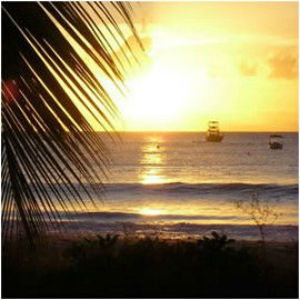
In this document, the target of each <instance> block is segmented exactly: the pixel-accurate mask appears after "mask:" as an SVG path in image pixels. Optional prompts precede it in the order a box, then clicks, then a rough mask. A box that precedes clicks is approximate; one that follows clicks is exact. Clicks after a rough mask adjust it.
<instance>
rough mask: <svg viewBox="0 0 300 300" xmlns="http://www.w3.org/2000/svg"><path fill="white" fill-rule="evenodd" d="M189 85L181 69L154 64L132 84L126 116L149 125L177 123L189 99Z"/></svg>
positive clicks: (130, 84) (133, 80)
mask: <svg viewBox="0 0 300 300" xmlns="http://www.w3.org/2000/svg"><path fill="white" fill-rule="evenodd" d="M187 82H188V81H187V80H185V78H184V76H182V74H180V72H178V70H177V71H175V70H172V69H171V68H169V67H168V66H164V65H161V64H159V63H158V62H156V63H153V65H152V66H151V68H150V69H148V70H147V71H146V72H144V73H142V74H141V75H140V76H139V77H137V78H135V79H131V80H129V81H128V86H129V90H130V92H129V97H128V100H129V105H128V106H127V108H126V110H125V112H124V114H125V115H126V116H127V118H128V119H130V120H139V121H140V122H142V124H147V125H151V124H160V125H163V124H166V123H169V122H173V121H175V120H176V117H177V116H178V115H179V113H180V108H181V107H182V106H183V104H184V102H185V100H186V98H187V92H188V87H187Z"/></svg>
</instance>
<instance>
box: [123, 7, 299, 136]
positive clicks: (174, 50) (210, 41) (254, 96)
mask: <svg viewBox="0 0 300 300" xmlns="http://www.w3.org/2000/svg"><path fill="white" fill-rule="evenodd" d="M135 9H136V15H135V20H136V21H137V24H136V26H137V27H138V28H139V29H140V35H141V36H142V38H144V40H145V45H146V47H147V53H148V55H149V56H150V62H149V64H146V65H145V66H144V67H142V68H141V70H140V71H139V72H137V73H136V74H135V76H133V78H129V79H128V80H127V83H128V85H129V87H130V89H131V92H130V93H129V96H128V100H127V102H126V101H125V102H124V103H121V112H122V114H123V120H124V121H123V129H125V130H171V131H177V130H180V131H195V130H196V131H197V130H206V126H207V121H208V120H210V119H217V120H219V121H220V123H221V127H222V129H223V130H225V131H296V130H297V129H298V113H297V111H298V78H297V73H298V71H297V67H298V66H297V64H298V61H297V56H298V32H297V28H298V21H297V18H298V4H297V3H295V2H288V3H279V2H274V3H272V2H268V3H266V2H265V3H262V2H252V3H239V2H234V3H224V2H219V3H218V2H206V3H205V2H202V3H201V2H176V3H175V2H173V3H172V2H166V3H161V2H152V3H151V2H143V3H141V4H140V5H139V6H138V5H135ZM140 20H141V21H140ZM138 22H141V23H142V25H141V26H140V23H138ZM120 129H121V130H122V127H121V128H120Z"/></svg>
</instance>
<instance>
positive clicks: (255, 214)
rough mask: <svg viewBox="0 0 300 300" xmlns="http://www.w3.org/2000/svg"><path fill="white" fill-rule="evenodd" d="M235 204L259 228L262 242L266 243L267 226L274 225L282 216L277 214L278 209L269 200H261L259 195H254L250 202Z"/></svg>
mask: <svg viewBox="0 0 300 300" xmlns="http://www.w3.org/2000/svg"><path fill="white" fill-rule="evenodd" d="M235 204H236V207H237V208H238V209H241V210H242V211H243V212H244V213H245V214H246V215H248V216H249V217H250V219H251V220H252V221H253V222H254V224H255V225H256V226H257V228H258V231H259V235H260V237H261V241H262V242H263V243H264V242H265V238H266V232H265V230H266V226H267V225H272V224H273V223H274V222H275V221H276V220H277V219H278V218H279V216H280V215H281V214H280V213H278V212H276V208H275V207H274V206H272V205H271V204H270V201H269V200H268V199H263V198H260V197H259V194H258V193H253V194H252V195H251V199H250V200H243V201H242V200H237V201H235Z"/></svg>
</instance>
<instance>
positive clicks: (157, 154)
mask: <svg viewBox="0 0 300 300" xmlns="http://www.w3.org/2000/svg"><path fill="white" fill-rule="evenodd" d="M162 143H163V140H162V139H161V138H156V137H150V138H149V139H148V140H147V143H146V145H143V146H142V153H143V156H142V158H141V161H140V163H141V165H143V169H142V170H141V173H140V182H141V183H142V184H160V183H164V182H167V179H166V178H165V176H164V175H163V174H162V171H163V168H162V167H163V164H164V159H165V152H164V150H163V146H162Z"/></svg>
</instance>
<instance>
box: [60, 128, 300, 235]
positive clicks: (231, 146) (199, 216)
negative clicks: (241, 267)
mask: <svg viewBox="0 0 300 300" xmlns="http://www.w3.org/2000/svg"><path fill="white" fill-rule="evenodd" d="M99 134H102V135H104V134H103V133H99ZM281 134H282V136H283V149H282V150H271V149H270V148H269V145H268V142H269V136H270V133H225V137H224V140H223V141H222V142H221V143H209V142H205V133H197V132H193V133H191V132H190V133H182V132H176V133H175V132H140V133H133V132H127V133H121V140H122V141H121V142H113V141H111V140H110V139H107V138H106V136H103V137H104V139H105V140H106V144H107V146H108V149H109V151H110V158H111V165H110V171H109V174H108V178H107V179H105V180H104V188H105V193H104V195H103V197H102V198H101V199H97V198H96V199H95V201H96V204H97V207H98V208H97V209H95V208H94V207H93V206H90V207H89V208H88V211H87V212H82V213H77V214H74V216H73V217H74V220H76V221H77V225H74V224H75V223H74V222H69V221H67V219H65V225H66V227H67V228H68V229H69V231H71V232H77V231H80V232H88V233H92V234H94V233H95V234H106V233H111V234H127V235H128V234H130V235H142V236H145V235H146V236H148V235H149V236H162V237H168V238H181V237H201V236H203V235H205V234H206V235H207V234H209V232H210V231H212V230H217V231H220V232H222V233H224V234H227V235H228V236H229V237H231V238H238V239H246V240H257V239H259V238H260V236H259V232H258V229H257V227H256V226H255V224H254V222H253V219H252V218H251V216H250V215H249V206H247V204H246V203H248V204H249V203H251V201H252V202H253V199H258V201H259V202H260V203H263V205H264V207H263V208H265V209H269V216H268V218H266V219H264V222H266V223H269V225H268V226H266V237H267V239H269V240H297V239H298V133H281ZM241 202H242V203H244V204H243V207H248V211H247V209H244V210H243V209H241V208H240V207H238V204H237V203H241ZM257 212H258V210H256V213H257Z"/></svg>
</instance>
